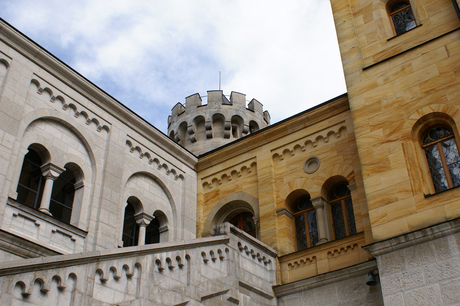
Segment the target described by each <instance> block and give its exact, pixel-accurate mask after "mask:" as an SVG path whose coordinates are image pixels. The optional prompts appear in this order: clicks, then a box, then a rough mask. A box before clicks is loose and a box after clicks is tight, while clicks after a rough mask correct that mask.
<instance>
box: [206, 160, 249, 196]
mask: <svg viewBox="0 0 460 306" xmlns="http://www.w3.org/2000/svg"><path fill="white" fill-rule="evenodd" d="M256 169H257V163H256V161H255V159H251V160H248V161H246V162H243V163H240V164H238V165H235V166H234V167H233V168H228V169H225V170H223V171H220V172H218V173H215V174H212V175H210V176H207V177H204V178H202V179H201V182H202V186H203V191H204V192H207V191H210V190H211V189H212V188H213V187H216V186H218V185H222V184H223V183H228V182H230V181H232V180H234V179H238V178H241V177H243V176H245V175H247V174H249V173H252V172H254V171H256Z"/></svg>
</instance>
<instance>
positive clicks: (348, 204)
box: [345, 198, 356, 235]
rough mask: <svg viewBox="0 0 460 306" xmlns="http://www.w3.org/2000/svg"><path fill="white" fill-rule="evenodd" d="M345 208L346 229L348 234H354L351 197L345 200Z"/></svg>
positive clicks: (354, 226)
mask: <svg viewBox="0 0 460 306" xmlns="http://www.w3.org/2000/svg"><path fill="white" fill-rule="evenodd" d="M345 209H346V210H347V220H348V231H349V235H354V234H356V224H355V214H354V212H353V202H352V201H351V198H348V199H346V200H345Z"/></svg>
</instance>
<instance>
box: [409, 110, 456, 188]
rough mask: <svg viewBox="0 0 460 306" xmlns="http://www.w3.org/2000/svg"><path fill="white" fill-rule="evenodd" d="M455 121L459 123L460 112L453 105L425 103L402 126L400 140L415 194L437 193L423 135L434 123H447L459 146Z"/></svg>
mask: <svg viewBox="0 0 460 306" xmlns="http://www.w3.org/2000/svg"><path fill="white" fill-rule="evenodd" d="M456 122H460V112H459V111H458V109H457V108H455V107H454V106H452V105H446V104H431V105H429V106H424V107H422V108H420V109H418V110H416V111H414V112H413V114H412V115H411V116H410V117H409V118H408V119H407V120H406V122H405V124H404V126H403V127H402V129H401V138H400V139H401V145H402V147H403V150H404V152H405V154H404V156H405V160H406V165H407V168H408V174H409V178H410V183H411V188H412V190H413V193H414V194H419V193H422V194H423V195H424V196H425V197H430V196H433V195H436V194H438V193H436V191H435V188H434V185H433V183H432V180H431V175H430V169H429V167H428V163H427V161H426V156H425V152H424V150H423V148H422V137H423V134H424V133H425V131H427V130H428V129H429V128H430V127H432V126H435V125H445V126H448V127H450V128H451V129H452V132H453V133H454V135H455V139H456V145H457V148H459V143H458V140H459V139H460V137H459V133H458V126H457V124H456ZM448 190H450V189H448Z"/></svg>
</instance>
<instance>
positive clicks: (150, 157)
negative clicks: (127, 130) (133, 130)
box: [126, 135, 185, 180]
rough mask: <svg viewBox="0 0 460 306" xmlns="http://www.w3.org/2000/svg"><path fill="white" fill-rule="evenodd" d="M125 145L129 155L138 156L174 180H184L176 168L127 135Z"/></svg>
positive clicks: (180, 171)
mask: <svg viewBox="0 0 460 306" xmlns="http://www.w3.org/2000/svg"><path fill="white" fill-rule="evenodd" d="M126 145H127V147H128V150H129V152H130V153H136V154H138V155H139V158H140V159H145V161H146V163H148V164H149V165H153V166H156V169H157V170H161V169H164V171H165V173H166V175H169V174H172V175H173V176H174V180H177V179H179V178H180V179H181V180H184V179H185V175H184V172H183V171H182V170H180V169H178V168H176V167H174V166H173V165H172V164H170V163H169V162H167V161H165V160H164V159H163V158H161V157H160V156H158V155H157V154H155V153H154V152H153V151H152V150H150V149H148V148H147V147H145V146H143V145H142V144H140V143H139V142H138V141H136V140H135V139H134V138H133V137H131V136H129V135H128V139H127V140H126Z"/></svg>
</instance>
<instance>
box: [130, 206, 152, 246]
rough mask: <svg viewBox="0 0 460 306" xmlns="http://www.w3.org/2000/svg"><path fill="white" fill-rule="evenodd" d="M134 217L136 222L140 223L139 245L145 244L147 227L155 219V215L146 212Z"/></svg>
mask: <svg viewBox="0 0 460 306" xmlns="http://www.w3.org/2000/svg"><path fill="white" fill-rule="evenodd" d="M134 219H136V223H137V225H139V237H138V241H137V245H145V232H146V228H147V226H148V225H149V224H150V222H151V221H152V220H153V217H152V216H149V215H147V214H146V213H139V214H136V215H135V216H134Z"/></svg>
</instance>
